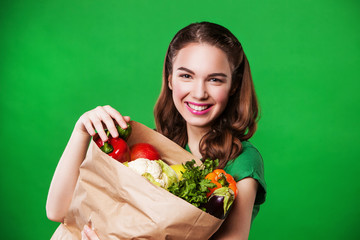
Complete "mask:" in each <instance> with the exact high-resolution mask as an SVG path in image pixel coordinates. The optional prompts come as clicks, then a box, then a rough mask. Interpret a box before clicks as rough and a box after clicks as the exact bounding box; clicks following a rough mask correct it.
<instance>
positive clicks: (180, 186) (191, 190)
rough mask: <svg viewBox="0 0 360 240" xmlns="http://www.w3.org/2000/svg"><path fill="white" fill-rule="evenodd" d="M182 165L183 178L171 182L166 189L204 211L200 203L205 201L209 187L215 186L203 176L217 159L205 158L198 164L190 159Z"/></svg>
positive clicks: (210, 169) (217, 163)
mask: <svg viewBox="0 0 360 240" xmlns="http://www.w3.org/2000/svg"><path fill="white" fill-rule="evenodd" d="M183 165H184V168H185V172H183V175H182V177H183V179H182V180H181V181H179V182H177V183H174V184H172V185H171V186H170V187H169V188H168V191H170V192H171V193H173V194H175V195H176V196H178V197H180V198H182V199H184V200H185V201H187V202H189V203H191V204H193V205H194V206H196V207H199V208H201V209H202V210H204V211H205V208H204V207H202V205H204V204H205V203H207V197H206V193H207V192H209V188H213V187H216V185H215V184H214V183H212V182H211V181H210V180H209V179H205V177H206V175H207V174H209V173H211V172H212V171H213V170H214V169H215V168H216V167H217V166H218V165H219V160H218V159H216V160H210V159H206V160H205V161H204V162H203V163H202V164H201V165H200V166H197V165H195V160H191V161H187V162H186V163H185V164H183Z"/></svg>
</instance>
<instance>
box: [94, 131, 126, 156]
mask: <svg viewBox="0 0 360 240" xmlns="http://www.w3.org/2000/svg"><path fill="white" fill-rule="evenodd" d="M128 128H129V129H125V130H123V129H122V130H123V131H122V132H121V131H119V128H118V132H119V136H120V137H117V138H113V137H111V136H110V132H109V131H108V130H105V131H106V135H107V137H108V140H107V141H106V142H103V141H102V140H101V138H100V137H99V136H96V137H95V138H94V141H95V143H96V145H97V146H98V147H99V148H100V149H101V150H102V151H103V152H105V153H106V154H108V155H109V156H110V157H112V158H114V159H116V160H117V161H119V162H122V163H123V162H128V161H130V149H129V146H128V145H127V143H126V142H125V140H126V139H127V138H128V137H129V135H130V133H131V127H130V125H128ZM126 130H128V131H126ZM123 138H124V139H123Z"/></svg>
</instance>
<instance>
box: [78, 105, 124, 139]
mask: <svg viewBox="0 0 360 240" xmlns="http://www.w3.org/2000/svg"><path fill="white" fill-rule="evenodd" d="M129 121H130V117H129V116H125V117H123V116H122V115H121V114H120V113H119V112H118V111H117V110H115V109H114V108H112V107H111V106H109V105H106V106H104V107H102V106H98V107H96V108H95V109H93V110H90V111H88V112H86V113H84V114H83V115H82V116H81V117H80V119H79V121H78V123H77V126H78V127H77V128H78V129H81V130H82V131H83V132H85V131H87V132H88V133H89V134H90V135H91V136H94V135H95V133H96V132H97V133H98V134H99V137H100V138H101V140H102V141H103V142H106V141H107V140H108V136H107V135H106V132H105V129H107V130H108V131H109V132H110V134H111V136H112V137H114V138H116V137H118V136H119V133H118V131H117V128H116V124H118V125H119V126H120V127H121V128H123V129H126V128H127V122H129Z"/></svg>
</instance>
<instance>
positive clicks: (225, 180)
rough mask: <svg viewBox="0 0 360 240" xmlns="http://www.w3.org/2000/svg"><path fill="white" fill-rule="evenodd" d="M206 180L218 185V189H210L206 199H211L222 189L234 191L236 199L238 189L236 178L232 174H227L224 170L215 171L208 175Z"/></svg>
mask: <svg viewBox="0 0 360 240" xmlns="http://www.w3.org/2000/svg"><path fill="white" fill-rule="evenodd" d="M205 179H209V180H210V181H211V182H212V183H215V184H216V187H214V188H209V190H210V192H208V193H207V194H206V197H210V196H211V194H212V193H213V192H214V191H215V190H216V189H218V188H221V187H228V188H230V189H231V190H233V192H234V194H235V197H236V196H237V188H236V182H235V180H234V178H233V177H232V176H231V175H230V174H227V173H226V172H225V171H224V170H223V169H215V170H214V171H212V172H211V173H209V174H208V175H206V177H205Z"/></svg>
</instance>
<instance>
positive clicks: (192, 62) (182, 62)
mask: <svg viewBox="0 0 360 240" xmlns="http://www.w3.org/2000/svg"><path fill="white" fill-rule="evenodd" d="M173 67H174V68H173V71H176V70H177V69H178V68H181V67H182V68H187V69H190V70H192V71H199V72H204V71H205V72H208V71H214V72H226V73H229V72H231V66H230V63H229V60H228V57H227V55H226V53H225V52H224V51H222V50H221V49H220V48H218V47H215V46H212V45H209V44H203V43H191V44H188V45H186V46H185V47H183V48H182V49H180V50H179V51H178V53H177V55H176V57H175V58H174V60H173Z"/></svg>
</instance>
